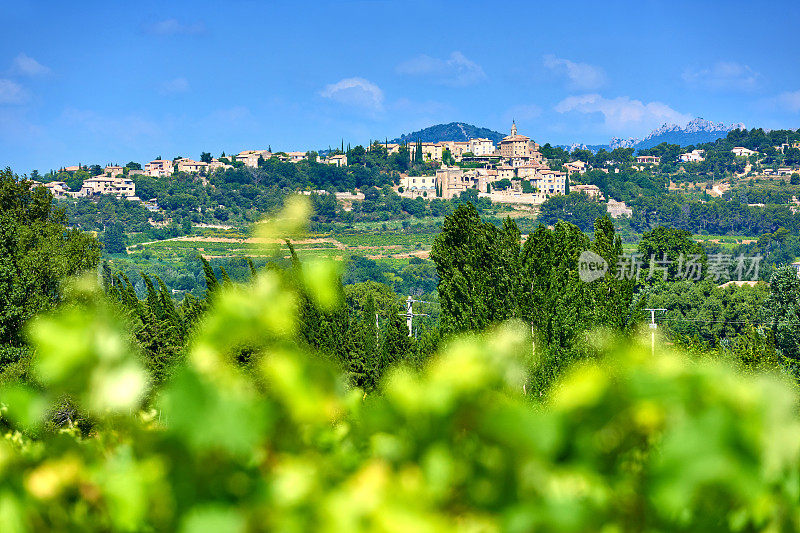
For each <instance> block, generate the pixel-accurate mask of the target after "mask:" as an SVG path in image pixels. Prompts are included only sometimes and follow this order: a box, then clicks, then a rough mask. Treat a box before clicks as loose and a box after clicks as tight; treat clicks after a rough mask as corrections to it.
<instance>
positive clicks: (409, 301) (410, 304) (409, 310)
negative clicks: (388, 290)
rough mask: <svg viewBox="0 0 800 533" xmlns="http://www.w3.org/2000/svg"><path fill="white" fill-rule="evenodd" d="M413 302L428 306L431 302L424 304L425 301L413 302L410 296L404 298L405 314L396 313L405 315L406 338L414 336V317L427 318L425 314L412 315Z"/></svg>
mask: <svg viewBox="0 0 800 533" xmlns="http://www.w3.org/2000/svg"><path fill="white" fill-rule="evenodd" d="M414 302H419V303H423V304H429V303H432V302H426V301H425V300H415V299H413V298H412V297H411V296H409V297H408V298H406V312H405V313H398V314H400V315H405V317H406V325H407V326H408V336H409V337H413V336H414V317H415V316H428V315H427V314H426V313H414V309H413V305H414Z"/></svg>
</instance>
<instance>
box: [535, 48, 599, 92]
mask: <svg viewBox="0 0 800 533" xmlns="http://www.w3.org/2000/svg"><path fill="white" fill-rule="evenodd" d="M544 66H545V67H547V68H548V69H550V70H552V71H553V72H555V73H556V74H558V75H560V76H564V77H566V78H567V79H568V80H569V82H568V84H567V85H568V87H569V88H570V89H576V90H585V89H597V88H598V87H602V86H603V85H605V83H606V73H605V71H604V70H603V69H602V68H600V67H595V66H593V65H590V64H588V63H577V62H575V61H570V60H569V59H564V58H560V57H556V56H554V55H553V54H548V55H546V56H544Z"/></svg>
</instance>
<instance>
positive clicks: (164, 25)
mask: <svg viewBox="0 0 800 533" xmlns="http://www.w3.org/2000/svg"><path fill="white" fill-rule="evenodd" d="M143 29H144V31H145V32H146V33H150V34H152V35H199V34H202V33H205V31H206V25H205V24H203V23H202V22H181V21H179V20H178V19H175V18H169V19H163V20H156V21H153V22H149V23H146V24H144V26H143Z"/></svg>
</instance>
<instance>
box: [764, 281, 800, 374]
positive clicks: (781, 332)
mask: <svg viewBox="0 0 800 533" xmlns="http://www.w3.org/2000/svg"><path fill="white" fill-rule="evenodd" d="M769 289H770V293H769V297H768V298H767V302H766V305H765V306H764V311H765V315H766V316H765V318H766V321H767V322H768V323H769V326H770V330H771V331H772V336H773V338H774V339H775V347H776V348H777V349H778V351H779V352H780V353H781V354H782V355H783V356H784V357H788V358H789V359H792V360H793V361H794V362H795V363H794V364H795V365H798V364H800V278H798V275H797V271H796V270H795V269H794V268H792V267H784V268H780V269H778V270H776V271H775V273H774V274H773V275H772V278H770V281H769Z"/></svg>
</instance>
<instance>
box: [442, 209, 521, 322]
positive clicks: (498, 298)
mask: <svg viewBox="0 0 800 533" xmlns="http://www.w3.org/2000/svg"><path fill="white" fill-rule="evenodd" d="M519 241H520V239H519V229H517V228H516V225H515V224H514V223H513V222H511V221H510V220H509V221H507V222H506V223H504V224H503V228H502V229H498V228H496V227H495V226H493V225H492V224H489V223H486V222H483V221H481V218H480V216H479V215H478V211H477V210H476V209H475V206H474V205H472V204H471V203H463V204H461V205H459V206H458V208H456V210H455V212H453V214H452V215H450V216H448V217H447V218H446V219H445V221H444V224H443V225H442V231H441V233H440V234H439V235H437V237H436V239H435V240H434V243H433V248H432V249H431V259H432V260H433V261H434V262H435V263H436V271H437V274H438V275H439V301H440V303H441V306H442V315H441V327H442V329H443V330H444V331H445V332H447V333H455V332H460V331H479V330H483V329H485V328H486V327H487V326H489V325H492V324H496V323H497V322H500V321H503V320H505V319H507V318H510V317H512V316H514V315H515V313H516V311H517V302H518V300H519V297H520V294H519V291H520V286H519V275H518V273H519V246H520V242H519ZM504 247H505V249H504ZM515 250H516V253H514V251H515Z"/></svg>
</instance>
